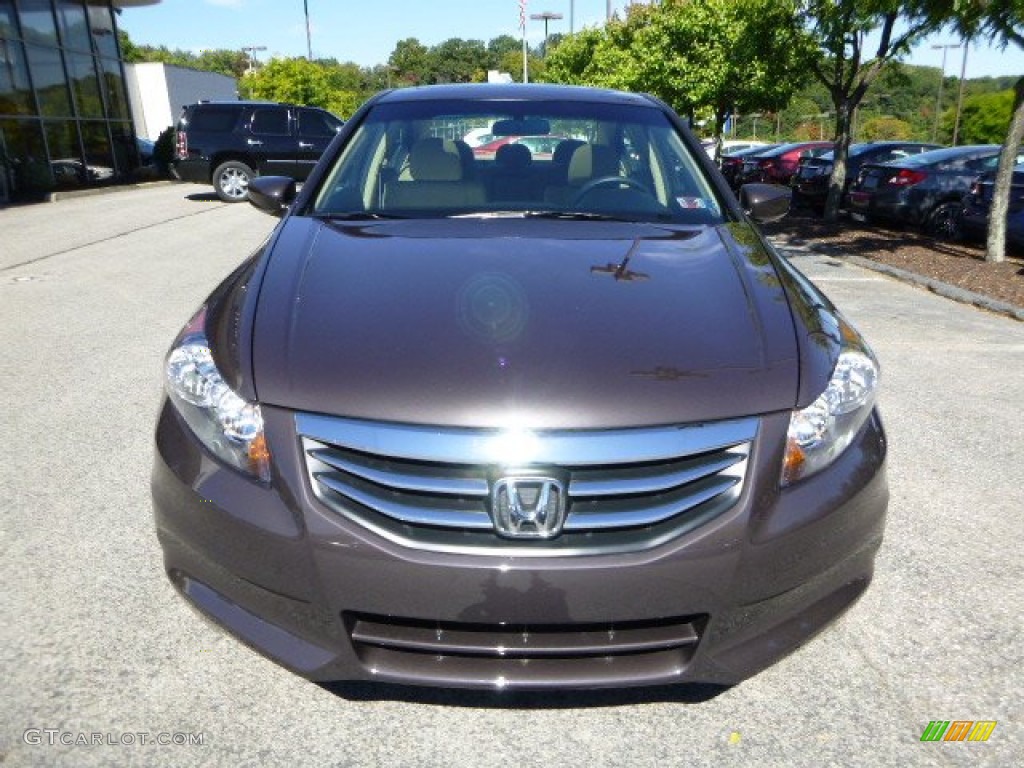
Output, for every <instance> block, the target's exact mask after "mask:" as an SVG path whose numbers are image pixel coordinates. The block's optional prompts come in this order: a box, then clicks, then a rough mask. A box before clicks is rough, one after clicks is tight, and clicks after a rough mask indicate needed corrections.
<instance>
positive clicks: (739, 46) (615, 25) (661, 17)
mask: <svg viewBox="0 0 1024 768" xmlns="http://www.w3.org/2000/svg"><path fill="white" fill-rule="evenodd" d="M795 11H796V5H795V3H794V2H791V1H790V0H663V2H661V3H659V4H654V5H639V4H633V5H630V6H629V7H628V8H627V12H626V17H625V19H617V18H616V19H613V20H612V21H610V22H609V23H608V24H606V25H605V26H604V27H603V28H601V29H585V30H583V31H582V32H580V33H578V34H575V35H570V36H568V37H567V38H566V39H564V40H562V41H561V42H560V43H559V44H558V46H557V47H555V48H553V49H552V51H551V53H550V55H549V56H548V60H547V73H546V78H547V79H548V80H550V81H554V82H566V83H575V84H584V85H600V86H605V87H609V88H621V89H625V90H632V91H643V92H647V93H651V94H654V95H655V96H658V97H659V98H660V99H662V100H663V101H665V102H667V103H668V104H670V105H671V106H672V107H673V108H674V109H675V110H676V111H677V112H680V113H681V114H685V115H690V116H692V115H693V114H694V113H695V112H696V111H697V110H698V109H701V108H704V107H707V108H710V109H711V110H712V111H713V113H714V122H715V129H714V134H715V136H717V137H720V136H721V133H722V128H723V126H724V123H725V120H726V118H727V116H728V115H729V114H730V113H734V112H737V111H738V112H742V113H749V112H754V111H764V110H767V111H776V110H778V109H780V108H781V107H783V106H784V105H785V104H786V103H787V102H788V101H789V99H790V98H791V97H792V95H793V93H794V91H795V90H796V89H797V88H798V87H799V86H800V85H801V84H802V83H803V81H804V80H805V79H806V76H807V74H806V73H807V68H808V64H809V62H810V60H811V58H812V57H813V55H814V49H813V46H812V45H811V39H810V37H809V36H808V35H807V34H806V33H805V32H804V31H803V30H802V29H801V28H800V25H799V21H798V19H797V17H796V13H795Z"/></svg>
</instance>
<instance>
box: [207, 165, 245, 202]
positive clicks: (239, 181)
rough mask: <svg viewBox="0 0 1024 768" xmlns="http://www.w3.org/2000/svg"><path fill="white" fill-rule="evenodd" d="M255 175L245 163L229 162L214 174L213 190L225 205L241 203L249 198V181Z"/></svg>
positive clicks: (219, 166) (218, 167)
mask: <svg viewBox="0 0 1024 768" xmlns="http://www.w3.org/2000/svg"><path fill="white" fill-rule="evenodd" d="M254 175H255V174H254V173H253V171H252V168H250V167H249V166H248V165H246V164H245V163H241V162H239V161H238V160H228V161H227V162H226V163H221V164H220V165H218V166H217V169H216V170H215V171H214V172H213V188H214V189H215V190H216V192H217V197H219V198H220V199H221V200H223V201H224V202H225V203H241V202H242V201H244V200H246V199H248V197H249V179H251V178H252V177H253V176H254Z"/></svg>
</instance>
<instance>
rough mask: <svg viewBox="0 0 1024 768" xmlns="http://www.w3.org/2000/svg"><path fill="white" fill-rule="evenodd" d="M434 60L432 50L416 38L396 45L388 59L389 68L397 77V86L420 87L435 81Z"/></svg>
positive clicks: (409, 38)
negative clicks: (431, 54)
mask: <svg viewBox="0 0 1024 768" xmlns="http://www.w3.org/2000/svg"><path fill="white" fill-rule="evenodd" d="M432 64H433V60H432V58H431V56H430V50H429V49H428V48H427V46H425V45H423V43H421V42H420V41H419V40H417V39H416V38H415V37H407V38H405V39H404V40H399V41H398V42H397V43H395V50H394V51H392V52H391V56H390V57H389V58H388V67H389V68H390V70H391V71H392V72H393V73H394V75H395V80H396V84H406V85H420V84H423V83H431V82H434V80H433V71H432V69H433V67H432Z"/></svg>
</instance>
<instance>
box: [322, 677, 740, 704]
mask: <svg viewBox="0 0 1024 768" xmlns="http://www.w3.org/2000/svg"><path fill="white" fill-rule="evenodd" d="M318 685H319V686H320V687H321V688H323V689H324V690H326V691H329V692H330V693H333V694H334V695H335V696H338V697H340V698H343V699H347V700H349V701H402V702H406V703H409V704H428V705H433V706H441V707H472V708H474V709H589V708H595V707H624V706H632V705H635V704H654V703H658V702H672V703H676V704H702V703H704V702H706V701H711V700H712V699H714V698H716V697H717V696H719V695H720V694H722V693H724V692H725V691H727V690H729V686H725V685H709V684H702V683H689V684H682V685H662V686H654V687H649V688H625V689H615V690H594V691H571V690H559V691H473V690H462V689H452V688H420V687H417V686H406V685H395V684H391V683H363V682H335V683H318Z"/></svg>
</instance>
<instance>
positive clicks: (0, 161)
mask: <svg viewBox="0 0 1024 768" xmlns="http://www.w3.org/2000/svg"><path fill="white" fill-rule="evenodd" d="M159 1H160V0H0V202H5V201H7V200H21V199H29V200H30V199H38V198H39V197H41V196H43V195H45V194H47V193H49V192H51V191H54V190H61V189H68V188H77V187H83V186H95V185H99V184H104V183H110V182H113V181H117V180H124V179H125V178H127V177H129V176H130V175H131V174H132V172H133V171H134V170H135V169H136V168H137V167H138V163H139V159H138V151H137V149H136V144H135V133H134V130H133V127H132V115H131V111H130V107H129V100H128V89H127V87H126V84H125V82H126V81H125V69H124V63H123V62H122V60H121V52H120V48H119V45H118V39H117V22H116V19H117V14H116V10H117V9H120V8H125V7H131V6H140V5H154V4H155V3H157V2H159Z"/></svg>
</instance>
